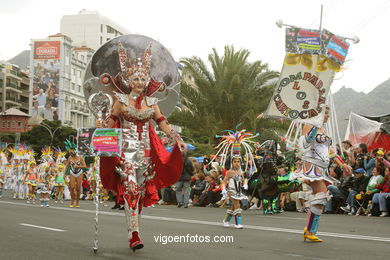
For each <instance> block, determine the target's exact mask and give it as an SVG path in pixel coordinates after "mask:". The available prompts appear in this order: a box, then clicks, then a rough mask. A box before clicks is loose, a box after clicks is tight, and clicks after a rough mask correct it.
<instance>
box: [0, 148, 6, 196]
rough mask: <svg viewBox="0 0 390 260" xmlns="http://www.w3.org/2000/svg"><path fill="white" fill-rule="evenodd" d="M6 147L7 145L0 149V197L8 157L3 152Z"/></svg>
mask: <svg viewBox="0 0 390 260" xmlns="http://www.w3.org/2000/svg"><path fill="white" fill-rule="evenodd" d="M6 148H7V147H4V148H2V149H0V198H1V197H2V196H3V185H4V183H5V179H6V174H7V165H8V159H7V155H6V153H5V149H6Z"/></svg>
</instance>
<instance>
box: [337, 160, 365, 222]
mask: <svg viewBox="0 0 390 260" xmlns="http://www.w3.org/2000/svg"><path fill="white" fill-rule="evenodd" d="M365 173H366V171H365V170H364V169H362V168H359V169H356V170H355V174H354V178H353V180H352V187H351V188H349V193H348V197H347V206H345V207H340V208H341V209H342V210H343V211H345V212H348V215H350V216H351V215H355V214H356V208H355V204H356V198H355V196H356V195H357V194H364V193H365V191H366V187H367V184H368V181H369V178H368V177H366V176H365V175H364V174H365Z"/></svg>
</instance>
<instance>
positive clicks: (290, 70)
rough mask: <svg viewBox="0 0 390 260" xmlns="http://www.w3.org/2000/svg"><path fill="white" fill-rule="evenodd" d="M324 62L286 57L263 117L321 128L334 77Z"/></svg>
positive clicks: (308, 57) (317, 57) (315, 57)
mask: <svg viewBox="0 0 390 260" xmlns="http://www.w3.org/2000/svg"><path fill="white" fill-rule="evenodd" d="M327 60H328V59H327V58H326V57H324V56H320V55H315V54H314V55H312V54H287V55H286V57H285V60H284V66H283V69H282V72H281V73H280V78H279V81H278V83H277V85H276V88H275V90H274V94H273V96H272V99H271V102H270V104H269V106H268V109H267V111H266V113H265V114H266V115H267V116H271V117H284V118H288V119H292V120H297V121H301V122H303V123H309V124H312V125H316V126H322V123H323V118H324V113H322V112H323V110H324V106H325V104H326V102H327V100H326V99H327V97H328V92H329V88H330V85H331V84H332V81H333V77H334V73H335V72H334V70H332V69H329V68H328V67H327V66H326V61H327Z"/></svg>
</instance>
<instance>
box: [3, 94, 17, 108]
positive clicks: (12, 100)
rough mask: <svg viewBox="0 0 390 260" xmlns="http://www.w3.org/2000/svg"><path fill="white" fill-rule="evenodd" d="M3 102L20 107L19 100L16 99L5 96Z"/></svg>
mask: <svg viewBox="0 0 390 260" xmlns="http://www.w3.org/2000/svg"><path fill="white" fill-rule="evenodd" d="M5 102H6V103H7V102H8V103H14V104H17V105H18V106H20V105H21V103H20V99H19V98H17V97H10V96H7V97H6V98H5Z"/></svg>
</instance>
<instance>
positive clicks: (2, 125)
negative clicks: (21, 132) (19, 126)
mask: <svg viewBox="0 0 390 260" xmlns="http://www.w3.org/2000/svg"><path fill="white" fill-rule="evenodd" d="M1 123H2V124H1V127H2V128H5V121H4V120H3V121H1Z"/></svg>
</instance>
